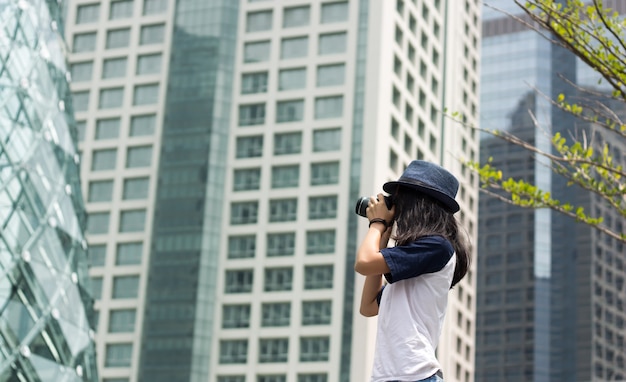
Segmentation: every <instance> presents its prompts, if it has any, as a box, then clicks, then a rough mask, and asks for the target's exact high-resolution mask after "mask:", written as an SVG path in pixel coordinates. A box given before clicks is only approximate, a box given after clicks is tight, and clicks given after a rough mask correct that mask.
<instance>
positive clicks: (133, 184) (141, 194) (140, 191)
mask: <svg viewBox="0 0 626 382" xmlns="http://www.w3.org/2000/svg"><path fill="white" fill-rule="evenodd" d="M149 186H150V178H148V177H142V178H129V179H124V189H123V190H122V199H123V200H136V199H146V198H147V197H148V187H149Z"/></svg>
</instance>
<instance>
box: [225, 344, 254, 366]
mask: <svg viewBox="0 0 626 382" xmlns="http://www.w3.org/2000/svg"><path fill="white" fill-rule="evenodd" d="M247 361H248V340H221V341H220V360H219V362H220V364H231V363H246V362H247Z"/></svg>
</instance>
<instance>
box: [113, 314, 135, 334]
mask: <svg viewBox="0 0 626 382" xmlns="http://www.w3.org/2000/svg"><path fill="white" fill-rule="evenodd" d="M135 316H136V311H135V309H117V310H111V311H110V313H109V333H132V332H133V331H134V330H135Z"/></svg>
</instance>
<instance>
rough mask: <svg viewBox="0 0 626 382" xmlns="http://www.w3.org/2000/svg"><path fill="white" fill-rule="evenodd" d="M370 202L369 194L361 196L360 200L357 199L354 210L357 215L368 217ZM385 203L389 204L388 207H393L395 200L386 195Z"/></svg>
mask: <svg viewBox="0 0 626 382" xmlns="http://www.w3.org/2000/svg"><path fill="white" fill-rule="evenodd" d="M369 202H370V198H369V196H361V197H360V198H359V200H357V201H356V206H355V208H354V212H356V214H357V215H359V216H363V217H364V218H366V217H367V212H366V210H367V205H368V204H369ZM385 204H386V205H387V209H389V210H390V209H391V207H392V206H393V202H392V200H391V197H389V196H385Z"/></svg>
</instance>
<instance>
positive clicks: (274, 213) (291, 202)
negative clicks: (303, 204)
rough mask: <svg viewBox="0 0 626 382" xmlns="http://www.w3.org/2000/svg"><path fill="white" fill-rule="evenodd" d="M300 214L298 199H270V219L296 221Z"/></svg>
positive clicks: (273, 220) (274, 220)
mask: <svg viewBox="0 0 626 382" xmlns="http://www.w3.org/2000/svg"><path fill="white" fill-rule="evenodd" d="M297 215H298V199H296V198H291V199H276V200H270V211H269V221H270V222H272V223H274V222H286V221H295V220H296V219H297Z"/></svg>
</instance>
